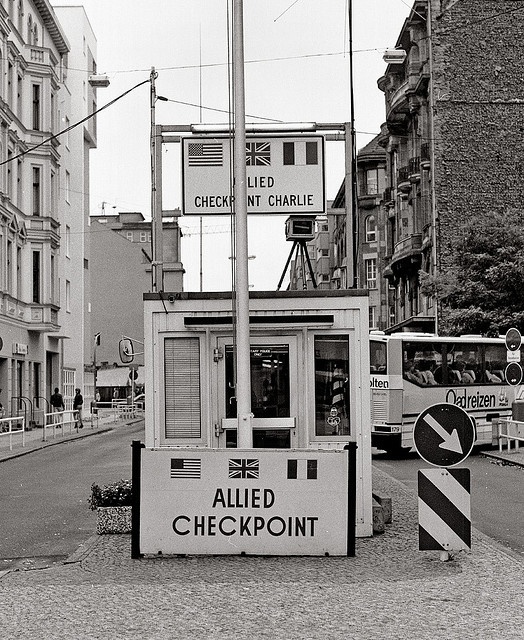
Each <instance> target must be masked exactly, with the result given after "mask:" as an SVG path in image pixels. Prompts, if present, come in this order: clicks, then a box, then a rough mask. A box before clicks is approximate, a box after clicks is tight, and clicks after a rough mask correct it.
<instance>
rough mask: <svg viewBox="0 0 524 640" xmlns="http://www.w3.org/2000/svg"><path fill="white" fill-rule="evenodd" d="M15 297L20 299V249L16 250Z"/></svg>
mask: <svg viewBox="0 0 524 640" xmlns="http://www.w3.org/2000/svg"><path fill="white" fill-rule="evenodd" d="M16 297H17V298H18V299H19V300H20V299H21V298H22V248H21V247H17V248H16Z"/></svg>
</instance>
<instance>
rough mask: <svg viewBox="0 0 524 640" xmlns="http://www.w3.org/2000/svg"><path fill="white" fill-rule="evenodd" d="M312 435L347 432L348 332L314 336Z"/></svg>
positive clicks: (342, 434) (344, 434) (343, 434)
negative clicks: (313, 411) (313, 419)
mask: <svg viewBox="0 0 524 640" xmlns="http://www.w3.org/2000/svg"><path fill="white" fill-rule="evenodd" d="M315 435H317V436H348V435H349V338H348V336H344V335H341V336H338V335H325V336H315Z"/></svg>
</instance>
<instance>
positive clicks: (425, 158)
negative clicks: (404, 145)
mask: <svg viewBox="0 0 524 640" xmlns="http://www.w3.org/2000/svg"><path fill="white" fill-rule="evenodd" d="M430 167H431V156H430V148H429V142H424V143H423V144H421V145H420V168H421V169H426V170H427V169H429V168H430Z"/></svg>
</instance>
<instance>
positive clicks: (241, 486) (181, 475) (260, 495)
mask: <svg viewBox="0 0 524 640" xmlns="http://www.w3.org/2000/svg"><path fill="white" fill-rule="evenodd" d="M347 461H348V454H347V452H346V451H304V450H294V451H289V452H282V451H269V450H268V451H260V450H256V451H255V450H238V449H237V450H235V449H233V450H231V449H229V450H222V451H217V450H213V451H211V450H203V449H184V450H178V451H176V450H175V451H164V452H158V451H154V452H148V451H143V452H142V470H143V479H144V481H145V482H144V483H143V486H142V498H143V499H142V506H141V522H142V523H143V524H142V526H141V541H140V548H141V551H142V553H151V554H152V553H156V552H158V550H159V549H161V550H162V552H163V553H167V554H239V553H246V554H250V553H265V554H269V555H324V554H331V555H347V554H348V527H349V526H350V525H349V520H350V518H349V517H348V516H349V514H351V513H352V510H351V508H349V509H348V504H349V500H348V498H349V494H348V482H347V481H346V482H341V478H344V477H345V478H346V479H347V478H348V472H347V469H348V465H347ZM325 495H329V500H325ZM323 496H324V498H323ZM353 517H354V516H353Z"/></svg>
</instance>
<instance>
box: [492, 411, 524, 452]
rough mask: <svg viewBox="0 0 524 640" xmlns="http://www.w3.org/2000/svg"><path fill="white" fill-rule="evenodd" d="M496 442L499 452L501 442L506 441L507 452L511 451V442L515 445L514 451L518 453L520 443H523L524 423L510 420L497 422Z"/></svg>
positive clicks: (502, 419)
mask: <svg viewBox="0 0 524 640" xmlns="http://www.w3.org/2000/svg"><path fill="white" fill-rule="evenodd" d="M503 431H504V433H503ZM497 440H498V443H499V451H502V447H503V440H506V441H507V446H508V451H510V450H511V442H512V441H513V442H514V443H515V451H518V450H519V445H520V443H521V442H524V422H520V421H519V420H511V419H510V418H500V419H499V420H498V421H497Z"/></svg>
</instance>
